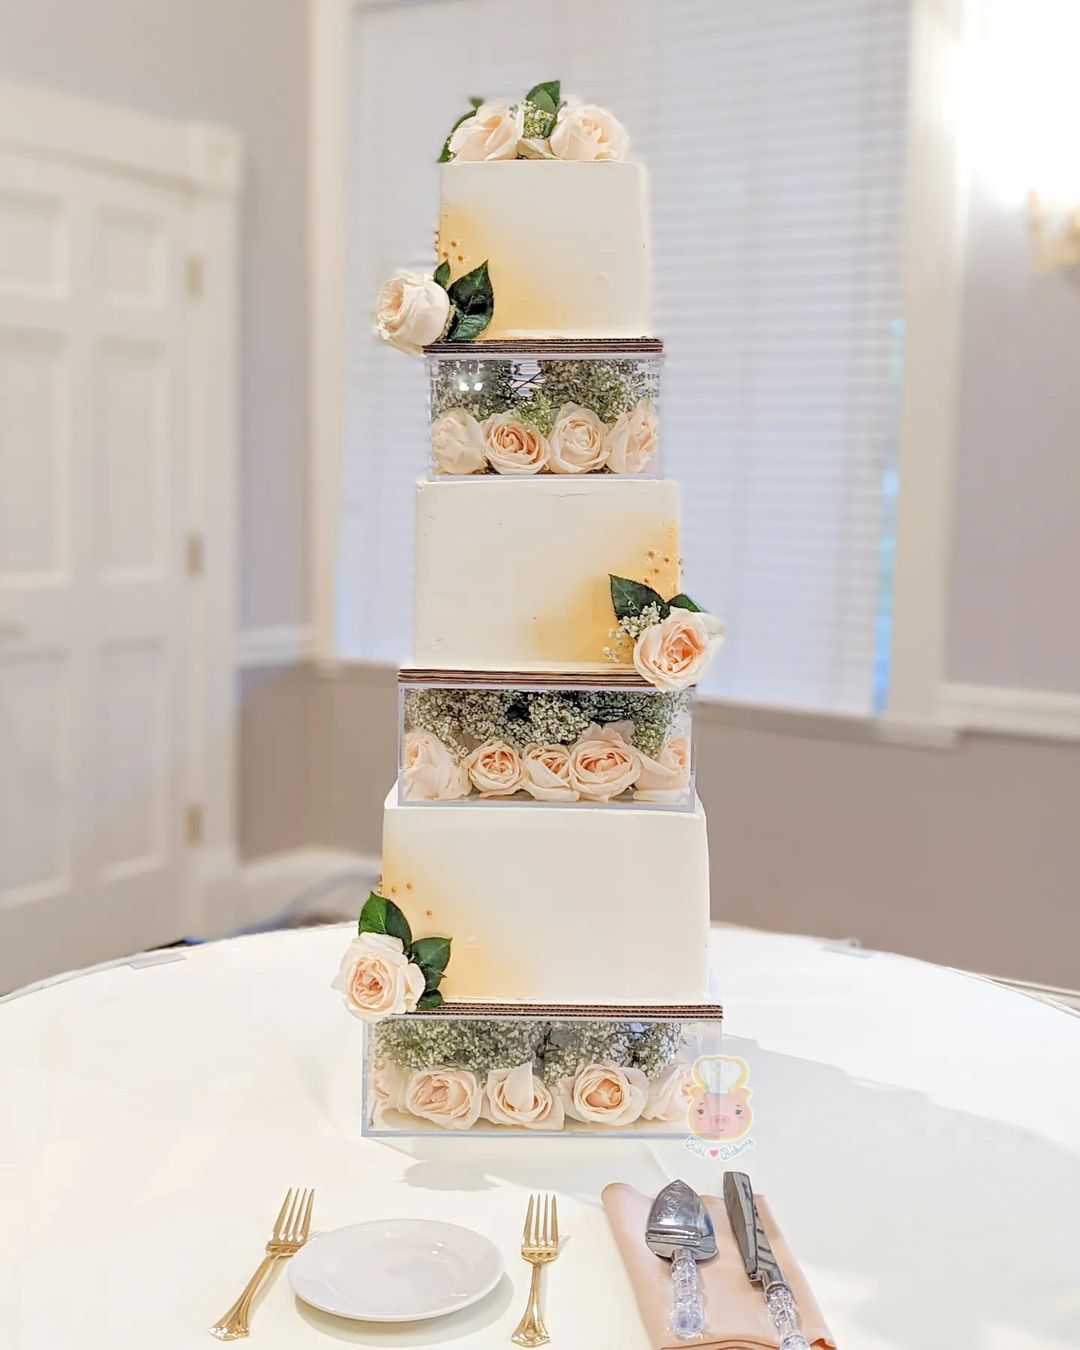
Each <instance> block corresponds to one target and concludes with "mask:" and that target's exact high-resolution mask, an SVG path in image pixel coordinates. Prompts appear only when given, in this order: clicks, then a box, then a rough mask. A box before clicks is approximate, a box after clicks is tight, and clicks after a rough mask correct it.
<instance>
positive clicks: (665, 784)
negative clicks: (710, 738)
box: [634, 735, 690, 802]
mask: <svg viewBox="0 0 1080 1350" xmlns="http://www.w3.org/2000/svg"><path fill="white" fill-rule="evenodd" d="M689 787H690V737H689V736H683V735H676V736H669V737H668V739H667V740H666V741H665V742H664V746H663V749H662V750H661V751H660V754H659V755H658V756H657V757H656V759H650V758H649V756H648V755H642V756H641V773H640V774H639V775H638V780H637V782H636V783H635V784H634V801H636V802H679V801H682V799H683V798H684V797H685V796H686V793H687V789H688V788H689Z"/></svg>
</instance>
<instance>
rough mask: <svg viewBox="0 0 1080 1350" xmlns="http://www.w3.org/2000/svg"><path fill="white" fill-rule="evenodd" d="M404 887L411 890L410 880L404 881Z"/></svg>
mask: <svg viewBox="0 0 1080 1350" xmlns="http://www.w3.org/2000/svg"><path fill="white" fill-rule="evenodd" d="M405 889H406V890H407V891H411V890H412V882H411V881H407V882H406V883H405Z"/></svg>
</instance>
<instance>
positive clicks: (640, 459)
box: [604, 398, 660, 473]
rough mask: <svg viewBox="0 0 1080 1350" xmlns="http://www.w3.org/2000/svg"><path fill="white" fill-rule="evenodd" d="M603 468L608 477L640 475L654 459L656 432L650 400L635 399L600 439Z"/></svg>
mask: <svg viewBox="0 0 1080 1350" xmlns="http://www.w3.org/2000/svg"><path fill="white" fill-rule="evenodd" d="M604 444H605V449H606V450H607V466H608V468H609V469H610V470H611V472H612V473H641V472H642V470H643V469H647V468H648V467H649V464H650V463H651V462H652V461H653V460H654V459H655V458H656V452H657V450H658V449H659V447H660V428H659V423H658V421H657V417H656V409H655V408H654V407H653V404H652V399H650V398H643V399H639V400H638V402H637V403H635V404H634V406H633V407H632V408H631V409H630V411H629V412H624V413H623V414H622V415H621V416H620V417H618V418H617V419H616V420H615V421H614V422H613V423H612V424H611V426H610V427H609V428H608V430H607V432H606V434H605V436H604Z"/></svg>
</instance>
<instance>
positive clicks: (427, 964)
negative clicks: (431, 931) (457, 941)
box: [409, 937, 450, 989]
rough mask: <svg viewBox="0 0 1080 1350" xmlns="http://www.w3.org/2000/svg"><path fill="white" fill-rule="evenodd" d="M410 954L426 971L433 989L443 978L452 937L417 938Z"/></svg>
mask: <svg viewBox="0 0 1080 1350" xmlns="http://www.w3.org/2000/svg"><path fill="white" fill-rule="evenodd" d="M409 956H410V958H411V959H412V960H413V961H415V962H416V964H417V965H418V966H419V967H420V969H421V970H422V971H423V972H424V976H425V978H426V979H427V986H428V988H429V989H433V988H434V987H435V985H437V984H438V983H439V981H440V980H441V979H442V977H443V972H444V971H445V970H446V963H447V962H448V961H449V960H450V939H449V938H444V937H430V938H417V940H416V941H415V942H414V943H413V945H412V949H411V951H410V952H409Z"/></svg>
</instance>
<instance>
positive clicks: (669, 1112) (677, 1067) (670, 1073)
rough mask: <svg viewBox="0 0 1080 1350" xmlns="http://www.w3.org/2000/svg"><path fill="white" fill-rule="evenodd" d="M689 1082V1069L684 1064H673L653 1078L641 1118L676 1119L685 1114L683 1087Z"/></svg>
mask: <svg viewBox="0 0 1080 1350" xmlns="http://www.w3.org/2000/svg"><path fill="white" fill-rule="evenodd" d="M689 1082H690V1069H689V1067H688V1066H687V1065H686V1064H673V1065H672V1066H671V1068H670V1069H665V1070H664V1072H663V1073H662V1074H660V1075H659V1077H657V1078H653V1079H652V1080H651V1081H650V1083H649V1092H648V1095H647V1097H646V1098H645V1105H644V1107H643V1108H642V1112H641V1118H642V1120H678V1119H679V1117H680V1115H685V1114H686V1105H687V1103H686V1092H685V1089H686V1087H687V1085H688V1083H689Z"/></svg>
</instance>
